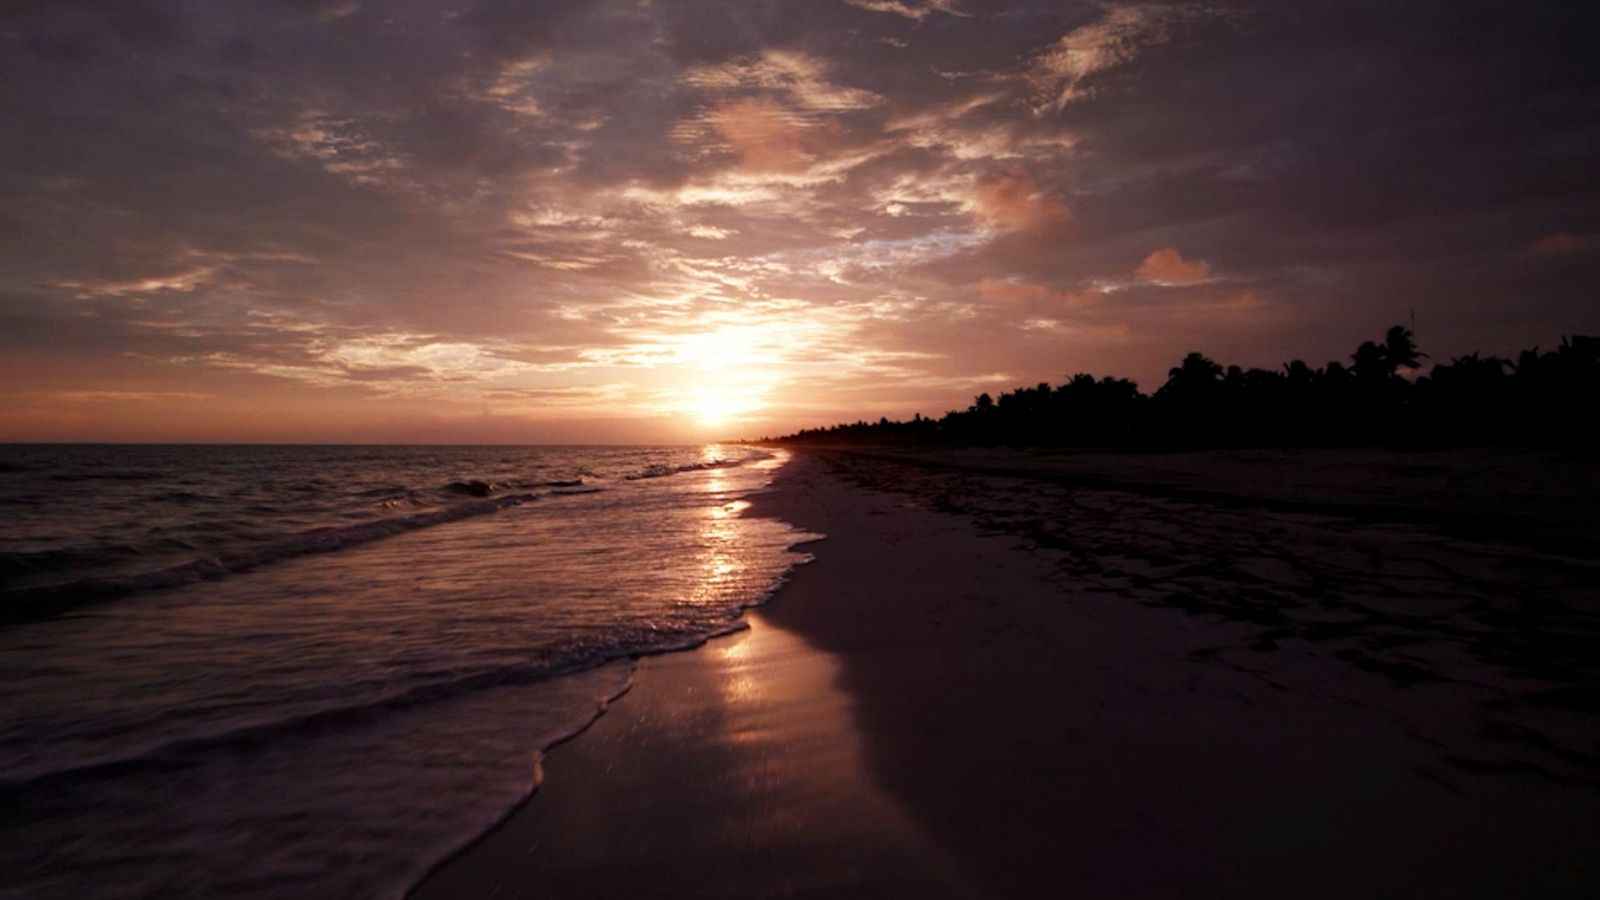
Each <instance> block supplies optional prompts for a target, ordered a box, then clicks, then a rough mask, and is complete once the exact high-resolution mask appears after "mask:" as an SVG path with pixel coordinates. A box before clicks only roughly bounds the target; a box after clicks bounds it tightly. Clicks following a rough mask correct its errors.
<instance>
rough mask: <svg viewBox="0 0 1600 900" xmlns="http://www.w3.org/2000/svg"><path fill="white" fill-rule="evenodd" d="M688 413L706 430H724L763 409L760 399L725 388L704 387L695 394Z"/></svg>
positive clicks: (691, 399) (690, 400) (689, 404)
mask: <svg viewBox="0 0 1600 900" xmlns="http://www.w3.org/2000/svg"><path fill="white" fill-rule="evenodd" d="M687 408H688V412H689V414H690V415H691V416H693V417H694V420H695V422H696V423H697V424H699V425H701V426H702V427H705V428H723V427H726V426H728V425H730V424H733V423H734V422H736V421H738V420H739V418H740V417H741V416H746V415H749V414H750V413H752V412H755V411H756V410H758V409H760V408H761V402H760V400H759V398H758V397H756V396H754V395H752V394H749V393H743V392H738V391H733V390H729V389H727V388H724V387H703V388H700V389H698V390H696V391H695V392H694V395H693V396H692V397H691V398H690V399H689V403H688V404H687Z"/></svg>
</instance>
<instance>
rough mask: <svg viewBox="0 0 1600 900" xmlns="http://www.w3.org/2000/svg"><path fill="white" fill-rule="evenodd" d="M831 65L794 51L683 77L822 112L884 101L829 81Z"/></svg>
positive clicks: (702, 87) (712, 88)
mask: <svg viewBox="0 0 1600 900" xmlns="http://www.w3.org/2000/svg"><path fill="white" fill-rule="evenodd" d="M829 69H830V66H829V64H828V63H827V62H826V61H824V60H821V59H819V58H817V57H815V56H812V55H810V54H807V53H802V52H798V51H793V50H768V51H766V52H764V53H760V54H756V55H752V56H747V57H743V58H740V59H736V60H733V61H731V62H727V63H723V64H721V65H716V66H698V67H694V68H691V69H689V70H688V71H686V72H685V73H684V75H683V80H684V82H685V83H687V84H690V85H692V86H694V87H696V88H699V89H700V90H702V91H708V92H712V93H724V94H726V93H729V92H735V91H741V90H743V91H749V90H761V91H767V92H775V93H780V94H783V95H784V96H785V97H786V98H787V99H788V100H789V102H791V103H792V104H794V105H795V106H796V107H798V108H800V109H805V110H811V111H820V112H844V111H848V110H859V109H869V108H871V107H874V106H878V105H880V104H882V103H883V102H884V98H883V97H882V96H881V95H879V94H876V93H873V92H872V91H868V90H863V89H860V88H852V87H845V86H842V85H838V84H835V83H833V82H832V81H831V80H830V79H829Z"/></svg>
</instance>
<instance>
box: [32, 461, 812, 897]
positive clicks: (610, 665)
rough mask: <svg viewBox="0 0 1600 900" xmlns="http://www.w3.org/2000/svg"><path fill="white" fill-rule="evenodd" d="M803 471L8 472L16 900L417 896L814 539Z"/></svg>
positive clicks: (271, 464)
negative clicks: (655, 666)
mask: <svg viewBox="0 0 1600 900" xmlns="http://www.w3.org/2000/svg"><path fill="white" fill-rule="evenodd" d="M783 460H784V455H783V454H782V452H781V451H769V450H762V449H757V448H752V447H744V446H716V445H712V446H705V447H343V446H341V447H284V446H262V447H243V446H6V447H0V810H4V812H3V814H0V896H28V897H85V896H95V897H150V896H164V897H165V896H232V897H251V896H274V897H280V896H296V897H395V896H401V895H403V894H404V893H405V891H406V890H407V889H408V888H409V887H410V886H412V885H414V884H415V883H416V882H417V881H418V880H420V878H421V877H423V876H424V875H425V874H426V873H427V872H428V871H430V870H431V869H432V868H433V867H435V866H436V865H437V864H438V863H439V862H441V861H442V860H443V859H445V858H447V857H448V856H449V855H451V854H452V853H454V852H455V851H457V850H459V849H460V848H462V847H463V846H465V845H467V844H469V843H470V842H471V841H472V840H474V839H475V838H476V837H478V836H480V835H482V834H483V833H485V832H486V831H487V830H488V829H490V828H492V827H493V826H494V825H495V824H496V823H498V822H499V821H500V820H502V819H503V818H504V817H505V816H506V815H508V814H509V813H510V812H511V811H512V810H513V809H514V808H515V807H516V806H517V805H519V804H520V803H521V802H522V801H523V800H525V799H526V798H527V797H528V796H529V794H530V793H531V792H532V791H533V790H534V789H535V788H536V787H537V785H538V783H539V780H540V778H541V777H542V773H541V769H540V765H539V761H540V759H541V756H542V753H543V752H544V751H545V750H547V749H548V748H549V747H551V746H552V745H554V744H556V743H558V742H560V741H562V740H564V739H566V738H569V737H571V736H573V735H575V734H577V733H578V732H580V731H582V729H583V728H584V727H586V726H587V725H588V724H589V723H590V722H591V721H593V720H594V718H595V717H596V716H597V715H599V714H600V713H601V712H602V711H603V710H604V708H605V705H606V704H607V703H609V702H610V701H612V700H614V699H615V698H617V697H618V696H620V695H621V694H622V693H623V692H625V691H626V690H627V688H628V685H629V683H630V678H631V675H632V672H633V668H634V665H635V661H636V659H637V657H638V656H640V655H643V654H649V653H657V652H663V651H668V650H674V649H683V648H687V647H692V646H694V645H696V644H698V643H700V642H702V641H704V640H705V639H707V638H708V637H711V636H714V635H717V634H721V633H726V632H728V631H730V630H734V629H737V628H739V627H741V625H740V621H739V619H740V615H741V612H742V610H744V609H745V608H747V607H749V606H751V605H754V604H757V603H759V602H761V601H762V600H763V599H765V598H766V597H767V596H768V595H769V594H770V592H771V591H772V590H773V589H774V588H775V587H776V586H777V585H778V584H779V583H780V582H781V579H782V578H783V576H784V574H785V573H786V572H787V571H788V570H789V569H790V568H791V567H792V566H794V565H796V564H797V563H800V562H803V561H805V559H806V557H805V556H804V554H802V553H800V552H798V551H797V550H796V549H794V548H795V545H797V544H798V543H801V542H803V541H805V540H808V539H811V538H814V537H815V536H813V535H805V534H802V533H800V532H797V531H795V530H794V529H792V528H790V527H789V526H787V525H786V524H784V523H782V522H779V521H777V520H773V519H765V518H758V517H753V516H747V515H744V514H743V513H744V511H745V509H746V507H747V506H748V505H749V504H748V500H747V499H746V498H748V497H750V496H752V495H753V494H756V493H758V492H760V491H762V490H763V489H764V488H765V486H766V485H767V484H768V483H769V481H770V478H771V474H772V472H773V470H774V469H775V468H776V467H778V466H780V465H781V464H782V463H783Z"/></svg>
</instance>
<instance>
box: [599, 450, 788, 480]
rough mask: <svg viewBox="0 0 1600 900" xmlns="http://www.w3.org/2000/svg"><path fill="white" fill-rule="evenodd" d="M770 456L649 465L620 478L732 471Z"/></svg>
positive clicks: (761, 454) (629, 478)
mask: <svg viewBox="0 0 1600 900" xmlns="http://www.w3.org/2000/svg"><path fill="white" fill-rule="evenodd" d="M771 458H772V454H770V453H762V452H757V453H754V454H752V455H750V456H747V457H744V458H743V459H710V460H706V461H705V462H697V463H688V464H687V465H681V466H663V465H650V466H645V467H644V468H643V469H639V470H638V471H635V472H629V473H628V474H626V475H624V476H622V477H623V478H624V479H626V480H628V481H640V480H643V479H646V478H665V477H667V476H668V475H679V474H682V473H684V472H704V471H706V470H708V469H733V468H737V467H739V466H742V465H744V464H745V463H747V462H755V461H756V460H762V459H771Z"/></svg>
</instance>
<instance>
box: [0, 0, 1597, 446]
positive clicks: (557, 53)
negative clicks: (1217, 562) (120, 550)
mask: <svg viewBox="0 0 1600 900" xmlns="http://www.w3.org/2000/svg"><path fill="white" fill-rule="evenodd" d="M1597 46H1600V6H1597V5H1595V4H1589V3H1576V2H1571V0H1562V2H1538V0H1519V2H1516V3H1511V2H1504V0H1498V2H1482V0H1449V2H1412V3H1405V2H1398V0H1384V2H1360V0H1349V2H1344V0H1341V2H1328V0H1315V2H1304V0H1257V2H1193V3H1190V2H1178V3H1166V2H1148V3H1122V2H1050V3H1045V2H983V0H742V2H736V0H723V2H711V0H625V2H609V0H542V2H536V3H535V2H520V0H427V2H424V0H392V2H380V0H259V2H238V0H150V2H145V0H10V2H8V3H6V4H5V5H4V7H3V8H0V440H13V441H15V440H28V441H31V440H57V441H78V440H106V441H146V440H151V441H297V442H323V441H329V442H422V443H430V442H444V443H477V442H486V443H502V442H507V443H570V442H578V443H585V442H592V443H616V442H623V443H633V442H658V441H694V440H706V439H716V438H731V437H755V436H760V435H766V434H779V433H783V432H786V431H792V430H794V429H796V428H799V427H802V426H812V425H818V424H827V423H830V422H834V421H840V420H855V419H858V418H868V419H876V418H877V417H879V416H881V415H887V416H890V417H909V416H910V415H911V414H912V413H914V412H921V413H924V414H934V415H937V414H940V413H942V412H943V411H945V410H947V409H951V408H958V407H963V406H965V405H967V404H968V403H970V402H971V399H972V397H973V396H974V395H975V394H977V393H978V392H980V391H990V392H998V391H1001V390H1005V389H1008V388H1011V387H1014V386H1017V385H1022V384H1033V383H1037V382H1040V381H1049V382H1059V381H1062V380H1064V379H1065V378H1066V377H1067V376H1069V375H1070V374H1072V373H1075V372H1084V371H1086V372H1091V373H1094V374H1096V375H1115V376H1119V377H1127V378H1132V379H1134V380H1135V381H1137V382H1138V383H1139V384H1140V386H1141V387H1142V388H1144V389H1145V390H1147V391H1150V390H1154V389H1155V388H1157V387H1159V386H1160V384H1161V382H1162V380H1163V379H1164V378H1165V373H1166V370H1167V369H1168V368H1169V367H1170V366H1172V365H1174V364H1175V363H1176V362H1177V360H1178V359H1179V358H1181V357H1182V355H1183V354H1184V353H1186V352H1188V351H1191V350H1200V351H1202V352H1205V353H1207V354H1208V355H1210V356H1212V357H1214V358H1217V359H1220V360H1222V361H1224V362H1236V363H1239V364H1242V365H1261V366H1277V365H1279V364H1281V363H1282V362H1284V361H1287V360H1289V359H1292V358H1304V359H1306V360H1308V361H1310V362H1312V363H1313V364H1321V363H1323V362H1326V361H1327V360H1329V359H1336V358H1338V359H1343V358H1347V357H1348V354H1349V353H1350V351H1351V350H1352V349H1354V347H1355V345H1356V344H1357V343H1359V342H1360V341H1362V340H1365V339H1369V338H1377V337H1380V336H1381V335H1382V333H1383V331H1384V329H1385V328H1386V327H1387V326H1389V325H1392V324H1395V323H1404V322H1409V321H1411V318H1412V317H1413V316H1414V317H1415V323H1416V332H1417V339H1418V342H1419V344H1420V345H1421V346H1422V349H1423V350H1424V351H1426V352H1428V353H1430V354H1431V355H1432V357H1431V358H1432V359H1435V360H1442V359H1448V358H1449V357H1451V356H1454V355H1459V354H1464V353H1467V352H1472V351H1483V352H1486V353H1498V354H1502V355H1504V354H1510V353H1512V352H1514V351H1515V350H1517V349H1520V348H1522V347H1526V346H1533V345H1540V346H1544V347H1547V348H1548V347H1551V346H1553V345H1554V344H1556V343H1557V342H1558V341H1559V339H1560V337H1561V336H1562V335H1565V334H1574V333H1600V290H1597V289H1596V284H1597V283H1600V177H1597V175H1596V173H1597V172H1600V63H1597V62H1596V57H1595V55H1594V48H1595V47H1597Z"/></svg>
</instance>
